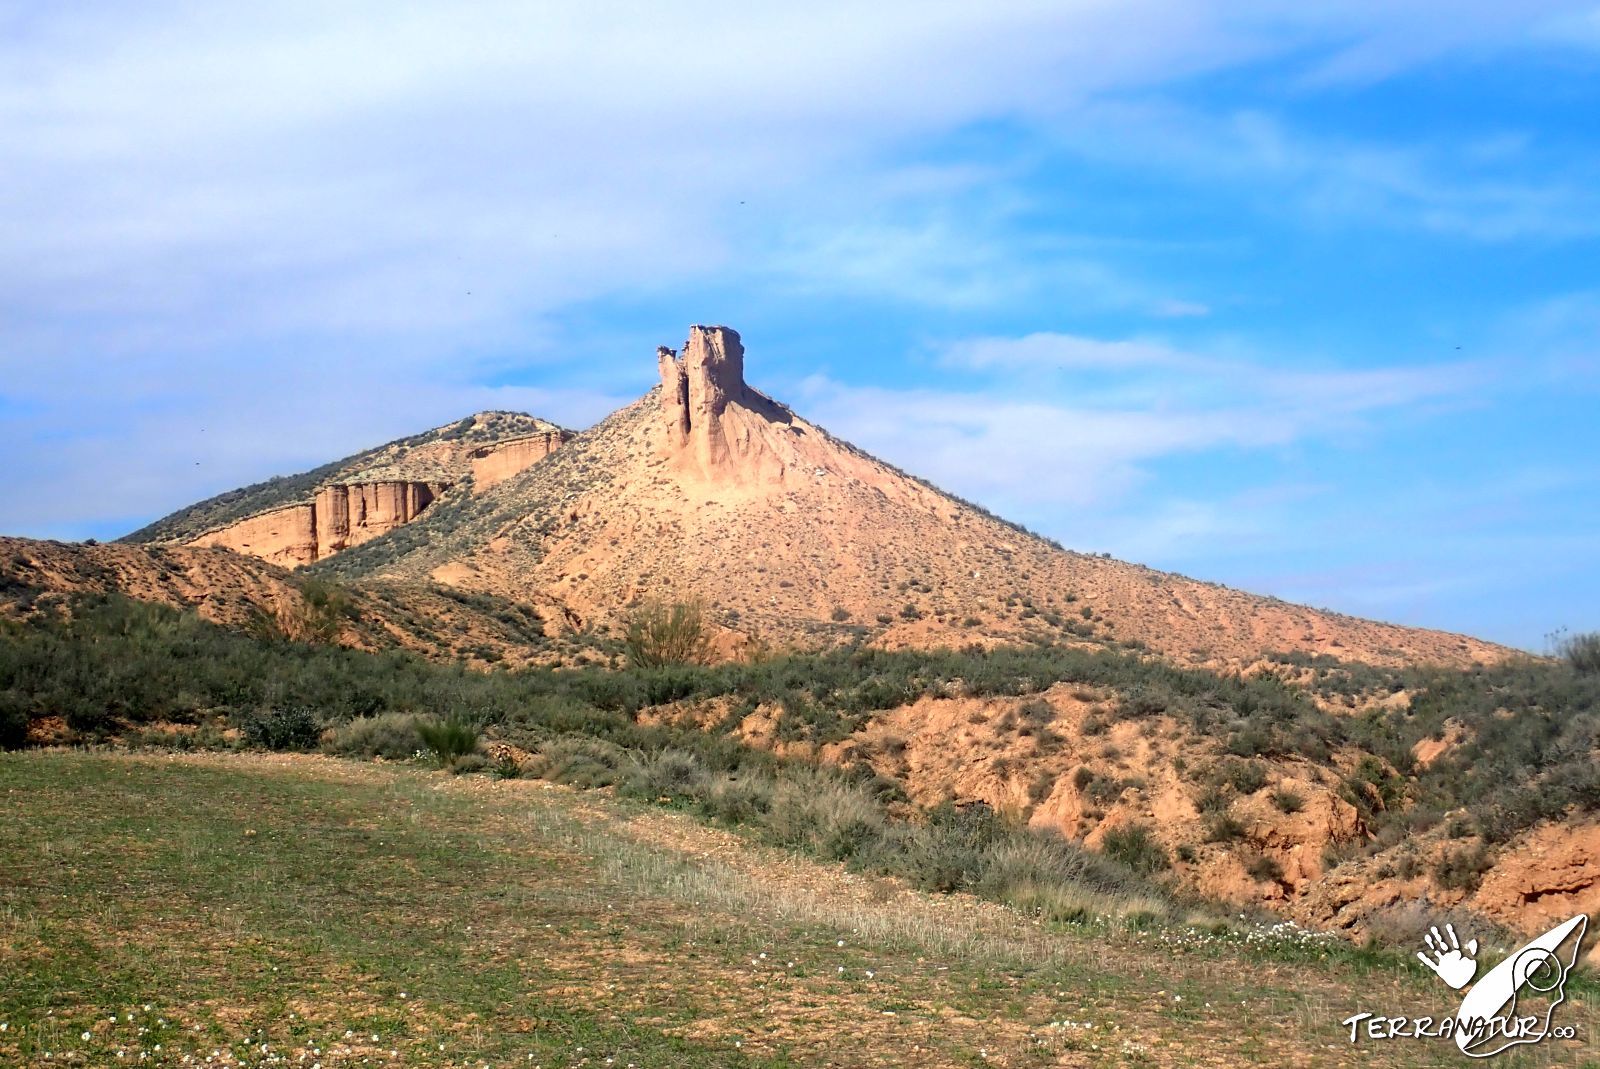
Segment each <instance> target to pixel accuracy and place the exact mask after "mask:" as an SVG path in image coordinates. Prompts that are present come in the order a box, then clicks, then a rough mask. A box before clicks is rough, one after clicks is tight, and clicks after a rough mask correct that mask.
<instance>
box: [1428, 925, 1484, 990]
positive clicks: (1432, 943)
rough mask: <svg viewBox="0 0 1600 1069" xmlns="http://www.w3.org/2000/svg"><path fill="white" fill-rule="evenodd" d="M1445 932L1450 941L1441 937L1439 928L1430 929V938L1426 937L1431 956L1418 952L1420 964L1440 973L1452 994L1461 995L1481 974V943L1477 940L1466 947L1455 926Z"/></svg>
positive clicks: (1447, 928) (1440, 977) (1447, 927)
mask: <svg viewBox="0 0 1600 1069" xmlns="http://www.w3.org/2000/svg"><path fill="white" fill-rule="evenodd" d="M1444 930H1445V933H1446V935H1447V936H1448V937H1449V938H1448V939H1447V938H1446V936H1445V935H1440V934H1439V927H1438V925H1434V926H1433V927H1432V928H1430V929H1428V934H1426V935H1424V936H1423V937H1422V945H1423V947H1424V949H1425V950H1426V951H1427V953H1423V952H1421V951H1418V953H1417V960H1418V961H1420V962H1422V964H1424V965H1426V966H1427V967H1428V968H1430V969H1432V970H1433V971H1434V972H1435V973H1437V974H1438V975H1439V979H1441V980H1443V981H1444V982H1445V983H1447V984H1449V985H1450V988H1451V990H1453V991H1460V990H1461V989H1462V988H1463V987H1466V986H1467V985H1468V984H1470V983H1472V978H1473V977H1474V976H1476V975H1477V974H1478V941H1477V940H1476V939H1473V940H1471V941H1469V942H1468V943H1467V945H1466V946H1465V947H1463V946H1462V945H1461V940H1460V939H1458V938H1457V937H1456V926H1455V925H1453V924H1446V925H1445V926H1444ZM1428 954H1432V955H1433V957H1431V958H1430V957H1429V956H1428Z"/></svg>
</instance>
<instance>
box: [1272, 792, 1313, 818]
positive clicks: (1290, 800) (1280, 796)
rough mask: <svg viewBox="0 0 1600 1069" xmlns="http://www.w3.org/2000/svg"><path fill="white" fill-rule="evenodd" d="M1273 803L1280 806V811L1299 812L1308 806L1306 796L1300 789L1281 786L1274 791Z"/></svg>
mask: <svg viewBox="0 0 1600 1069" xmlns="http://www.w3.org/2000/svg"><path fill="white" fill-rule="evenodd" d="M1272 804H1273V805H1275V806H1277V807H1278V812H1280V813H1298V812H1300V811H1301V810H1302V809H1304V808H1305V807H1306V798H1305V795H1303V794H1301V793H1300V792H1298V791H1295V790H1291V789H1290V788H1288V787H1279V788H1278V789H1277V790H1275V791H1273V792H1272Z"/></svg>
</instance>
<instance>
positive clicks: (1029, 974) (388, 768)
mask: <svg viewBox="0 0 1600 1069" xmlns="http://www.w3.org/2000/svg"><path fill="white" fill-rule="evenodd" d="M0 792H3V797H4V800H5V803H6V805H5V814H4V822H3V824H0V1028H3V1030H0V1064H4V1065H12V1064H18V1065H30V1066H31V1065H63V1064H65V1065H91V1066H106V1065H196V1064H209V1065H251V1066H255V1065H289V1066H314V1065H317V1064H320V1065H321V1066H323V1067H325V1069H331V1067H334V1066H359V1065H372V1066H391V1065H394V1066H398V1065H428V1066H433V1065H438V1066H462V1067H466V1066H473V1067H481V1066H485V1065H488V1066H512V1065H516V1066H530V1065H531V1066H544V1067H554V1066H577V1065H584V1066H593V1067H615V1069H623V1067H627V1066H632V1067H634V1069H645V1067H651V1066H662V1067H667V1066H673V1067H676V1066H688V1067H694V1066H782V1065H804V1066H814V1065H837V1066H856V1065H885V1066H887V1065H911V1066H981V1065H995V1066H1054V1065H1071V1066H1080V1065H1081V1066H1141V1065H1160V1066H1169V1065H1170V1066H1180V1065H1182V1066H1188V1065H1215V1066H1236V1065H1271V1066H1278V1065H1305V1066H1322V1065H1397V1066H1399V1065H1406V1066H1409V1065H1416V1066H1424V1065H1438V1066H1444V1065H1461V1064H1469V1062H1468V1060H1467V1059H1465V1058H1464V1057H1462V1056H1461V1055H1459V1054H1458V1053H1457V1052H1456V1050H1455V1048H1454V1046H1453V1045H1451V1044H1449V1043H1448V1042H1446V1041H1438V1040H1434V1041H1394V1042H1388V1043H1367V1042H1363V1043H1362V1044H1361V1045H1360V1046H1355V1047H1352V1046H1351V1044H1350V1043H1349V1040H1348V1033H1347V1031H1346V1029H1345V1028H1344V1027H1343V1026H1342V1025H1341V1024H1340V1023H1339V1022H1340V1021H1341V1020H1342V1019H1343V1018H1345V1017H1347V1016H1349V1015H1350V1014H1352V1013H1355V1012H1358V1011H1363V1010H1365V1011H1369V1012H1387V1013H1407V1014H1413V1015H1422V1014H1442V1013H1446V1012H1449V1011H1450V1010H1451V1009H1452V1008H1453V1006H1454V1002H1453V1001H1452V1000H1450V999H1448V998H1444V997H1441V996H1443V995H1445V994H1446V992H1444V989H1443V988H1442V987H1441V986H1440V985H1439V984H1438V982H1437V981H1436V980H1433V979H1432V978H1431V977H1426V976H1421V975H1418V974H1417V973H1415V972H1411V971H1406V970H1402V969H1398V968H1395V967H1393V965H1391V964H1384V963H1381V962H1374V963H1364V962H1363V961H1362V960H1361V959H1360V957H1359V956H1355V957H1353V956H1351V955H1349V954H1340V953H1329V952H1328V951H1327V950H1326V948H1325V947H1323V946H1321V945H1319V944H1317V943H1316V942H1310V943H1305V942H1301V941H1298V940H1296V941H1291V942H1283V941H1280V940H1276V939H1273V938H1271V937H1270V936H1266V935H1262V936H1261V937H1259V938H1239V937H1232V938H1227V939H1222V938H1218V937H1214V936H1208V935H1205V934H1202V933H1198V932H1185V931H1182V930H1173V929H1157V930H1149V931H1136V930H1127V929H1120V928H1106V927H1095V926H1089V927H1087V928H1084V927H1073V926H1062V927H1060V928H1056V929H1051V928H1046V927H1044V926H1041V925H1040V924H1039V923H1037V922H1036V921H1034V920H1032V919H1030V918H1028V917H1025V916H1022V915H1020V914H1017V913H1014V912H1012V911H1009V910H1006V909H1004V908H1002V907H999V906H996V905H992V904H989V903H985V902H980V901H978V900H976V899H972V898H969V897H967V896H964V895H956V896H937V895H933V896H930V895H923V894H919V893H917V892H914V891H911V890H909V889H907V888H906V887H905V886H903V885H901V884H899V883H897V882H895V881H893V880H889V879H886V878H877V877H868V876H860V875H852V874H850V873H847V872H845V871H844V870H843V869H842V868H840V867H837V866H824V865H819V864H816V863H814V862H811V861H807V860H804V859H800V858H795V857H791V856H789V855H786V854H783V853H781V852H778V851H774V850H771V849H768V848H763V847H757V846H752V845H750V844H749V843H746V842H744V841H742V840H741V839H739V838H738V837H737V836H735V835H733V834H731V833H728V832H724V831H720V830H717V829H713V828H708V827H705V826H703V825H701V824H698V823H696V822H694V821H693V820H691V819H689V818H688V817H686V816H684V815H681V814H677V813H673V812H669V811H665V810H662V809H659V808H655V807H649V806H645V805H642V804H635V803H627V802H621V801H617V800H614V799H611V798H608V797H606V796H604V795H603V794H600V793H596V792H585V793H576V792H572V791H569V790H567V789H564V788H559V787H553V786H551V785H549V784H546V783H542V782H537V781H528V780H509V781H496V780H492V779H490V778H488V777H482V776H470V777H452V776H449V775H447V774H444V773H439V772H431V771H427V770H425V769H423V768H421V767H420V766H413V765H407V764H359V763H354V762H346V761H340V760H335V759H330V758H324V757H312V756H273V755H227V754H198V755H144V756H137V755H135V756H129V755H119V754H114V753H109V752H107V753H89V752H81V751H80V752H59V751H54V752H25V753H10V754H0ZM1592 992H1593V989H1592V987H1588V986H1586V987H1584V988H1583V989H1581V990H1580V991H1578V992H1577V993H1576V996H1575V997H1573V998H1570V999H1569V1004H1568V1005H1567V1006H1564V1007H1563V1008H1562V1010H1561V1011H1560V1013H1561V1016H1560V1018H1559V1020H1560V1023H1562V1024H1566V1025H1571V1026H1575V1027H1576V1029H1577V1035H1578V1039H1577V1040H1576V1041H1574V1042H1571V1043H1567V1044H1554V1043H1548V1044H1543V1045H1541V1047H1540V1048H1534V1049H1533V1051H1532V1053H1531V1054H1529V1055H1525V1056H1522V1057H1516V1058H1511V1057H1505V1056H1503V1057H1501V1058H1500V1059H1498V1060H1497V1062H1496V1064H1500V1065H1545V1064H1550V1065H1596V1064H1600V1062H1596V1060H1595V1059H1596V1057H1597V1053H1600V1048H1597V1040H1600V1012H1597V1007H1596V1004H1595V999H1594V997H1593V993H1592ZM1525 1049H1526V1048H1525Z"/></svg>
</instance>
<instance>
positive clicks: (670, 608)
mask: <svg viewBox="0 0 1600 1069" xmlns="http://www.w3.org/2000/svg"><path fill="white" fill-rule="evenodd" d="M710 641H711V638H710V635H709V633H708V632H707V630H706V625H705V611H704V606H703V605H702V604H701V603H700V602H699V601H675V602H672V603H671V604H667V603H666V602H662V601H648V602H646V603H645V604H643V605H641V606H640V607H639V608H638V609H635V610H634V611H633V613H632V614H631V615H629V617H628V620H627V624H626V627H625V630H624V634H623V645H624V646H625V647H626V649H627V651H628V660H629V662H630V663H631V664H633V665H634V666H635V667H637V668H659V667H661V666H662V665H669V664H700V663H702V662H703V661H705V659H706V653H707V650H708V646H709V644H710Z"/></svg>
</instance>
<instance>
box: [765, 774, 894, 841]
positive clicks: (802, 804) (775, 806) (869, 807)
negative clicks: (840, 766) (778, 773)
mask: <svg viewBox="0 0 1600 1069" xmlns="http://www.w3.org/2000/svg"><path fill="white" fill-rule="evenodd" d="M763 830H764V832H765V834H766V836H767V838H768V839H770V840H771V841H772V842H774V843H777V844H778V845H779V846H786V847H789V848H791V849H797V850H803V851H805V852H807V853H812V854H816V855H817V856H819V857H824V858H827V859H829V860H832V861H842V860H845V859H847V858H851V857H854V856H856V855H857V854H859V853H862V852H863V851H864V850H865V849H866V848H867V847H869V846H870V845H872V844H873V841H874V840H875V839H876V838H877V837H878V836H879V835H881V834H882V831H883V812H882V810H881V809H880V808H879V806H878V804H877V803H876V802H874V801H873V800H872V799H871V798H870V797H869V796H868V795H867V794H866V792H865V791H863V790H862V789H861V788H860V787H858V786H856V785H854V784H850V783H846V782H844V781H843V780H842V779H840V778H839V777H837V776H834V775H831V774H829V773H827V772H824V771H822V770H806V771H804V772H800V773H797V774H795V775H793V776H791V777H787V778H785V779H782V780H780V781H778V785H777V787H776V789H775V790H774V791H773V793H772V805H771V809H770V810H769V811H768V813H767V814H766V817H765V820H764V822H763Z"/></svg>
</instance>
